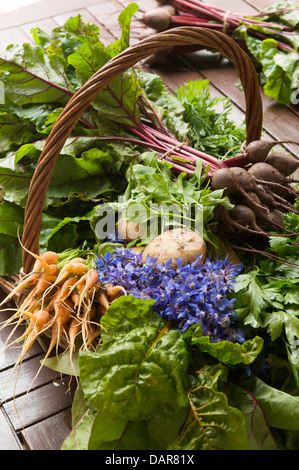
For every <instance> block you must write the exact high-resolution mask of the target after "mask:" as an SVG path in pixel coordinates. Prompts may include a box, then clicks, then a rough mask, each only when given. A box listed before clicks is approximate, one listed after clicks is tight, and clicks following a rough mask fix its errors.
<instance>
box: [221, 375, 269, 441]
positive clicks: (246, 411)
mask: <svg viewBox="0 0 299 470" xmlns="http://www.w3.org/2000/svg"><path fill="white" fill-rule="evenodd" d="M225 394H226V395H227V397H228V401H229V403H230V405H232V406H235V407H236V408H238V409H239V410H240V411H242V413H243V415H244V418H245V421H246V428H247V439H248V450H277V444H276V442H275V440H274V438H273V435H272V432H271V430H270V427H269V424H268V422H267V419H266V417H265V413H264V411H263V409H262V407H261V405H260V403H259V402H258V400H257V399H256V397H255V396H254V395H253V394H252V393H251V392H250V391H249V390H247V389H246V388H244V387H243V386H242V385H240V384H235V383H232V382H228V384H227V386H226V388H225Z"/></svg>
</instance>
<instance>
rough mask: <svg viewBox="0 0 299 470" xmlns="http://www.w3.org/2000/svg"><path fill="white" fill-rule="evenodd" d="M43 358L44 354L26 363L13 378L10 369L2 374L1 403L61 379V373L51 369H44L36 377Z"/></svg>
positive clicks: (0, 386)
mask: <svg viewBox="0 0 299 470" xmlns="http://www.w3.org/2000/svg"><path fill="white" fill-rule="evenodd" d="M43 358H44V354H39V355H38V356H35V357H33V358H31V359H30V360H27V361H24V362H23V364H22V365H21V367H20V368H17V369H16V370H15V372H14V373H13V374H12V375H11V376H10V374H11V369H10V368H9V369H6V370H4V371H2V372H1V374H0V396H1V401H2V400H6V401H7V400H11V399H13V398H14V397H18V396H20V395H22V394H24V393H26V392H27V391H28V389H29V387H30V388H31V389H32V388H33V387H34V388H36V387H40V386H42V385H45V384H47V383H50V382H52V381H53V380H57V379H59V378H60V373H59V372H56V371H54V370H52V369H49V367H42V369H41V370H40V372H39V374H38V375H37V377H35V376H36V373H37V371H38V370H39V367H40V363H41V361H42V359H43ZM33 380H34V382H33ZM32 382H33V383H32Z"/></svg>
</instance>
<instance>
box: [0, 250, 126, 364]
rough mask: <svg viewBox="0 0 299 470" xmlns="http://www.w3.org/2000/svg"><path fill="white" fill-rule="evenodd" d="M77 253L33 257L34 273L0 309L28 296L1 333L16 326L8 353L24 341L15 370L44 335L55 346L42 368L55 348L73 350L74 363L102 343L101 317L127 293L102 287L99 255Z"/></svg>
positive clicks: (5, 345)
mask: <svg viewBox="0 0 299 470" xmlns="http://www.w3.org/2000/svg"><path fill="white" fill-rule="evenodd" d="M73 254H74V252H73V251H72V250H66V252H64V253H62V254H58V253H56V252H53V251H46V252H44V253H42V254H41V255H35V254H33V256H34V257H35V259H36V261H35V264H34V266H33V269H32V271H31V272H30V273H29V274H27V275H25V276H24V277H23V278H22V279H21V281H20V282H19V284H18V285H17V286H16V287H15V288H14V289H13V290H12V291H11V292H10V293H9V295H8V296H7V297H6V298H5V299H4V300H3V301H2V303H1V304H0V306H1V305H3V304H5V303H6V302H7V301H8V300H10V299H11V298H13V297H14V295H15V294H16V293H17V292H19V291H22V292H24V295H23V298H22V301H21V303H20V305H18V306H17V309H16V311H15V313H14V314H13V315H12V316H11V317H10V318H9V319H8V320H6V321H5V322H4V323H2V325H1V328H4V327H7V326H8V325H13V328H12V330H11V332H10V334H9V335H8V337H7V339H6V342H5V344H4V346H3V349H6V348H8V347H11V346H12V345H13V344H15V343H17V342H20V341H23V343H22V347H21V352H20V354H19V357H18V360H17V361H16V364H15V366H14V368H13V370H15V368H16V367H17V366H18V365H21V363H22V361H23V359H24V357H25V355H26V354H27V353H28V351H29V350H30V348H31V347H32V345H33V344H34V343H35V341H36V340H37V339H38V338H39V336H40V335H42V334H44V335H46V336H47V337H49V339H50V342H49V346H48V349H47V351H46V354H45V357H44V359H43V361H42V364H41V367H42V366H43V364H44V362H45V361H46V359H47V358H48V357H49V355H50V353H51V352H52V351H53V350H54V348H56V352H58V347H59V346H63V347H64V349H69V354H70V358H71V360H72V356H73V353H74V351H75V350H76V348H78V350H81V349H89V348H92V347H94V346H95V341H96V340H97V344H99V339H100V335H101V326H100V319H101V317H102V316H103V315H105V313H106V312H107V309H108V307H109V305H110V303H111V302H113V300H114V299H115V298H116V297H117V296H118V295H119V294H120V293H121V292H122V293H124V294H125V293H126V292H125V290H124V288H123V287H121V286H112V285H107V284H106V285H105V286H103V285H102V284H101V283H100V282H99V280H98V272H97V271H96V269H94V267H93V256H94V255H93V256H89V257H88V256H87V257H86V259H84V258H83V257H78V256H77V257H76V255H75V256H73ZM24 322H26V328H25V331H24V333H23V334H22V335H21V336H20V337H19V338H18V339H16V340H13V341H10V340H11V337H12V335H13V334H14V332H15V331H16V329H17V327H18V326H19V325H20V324H21V323H24ZM3 349H2V350H3ZM0 353H1V352H0ZM12 372H13V371H12Z"/></svg>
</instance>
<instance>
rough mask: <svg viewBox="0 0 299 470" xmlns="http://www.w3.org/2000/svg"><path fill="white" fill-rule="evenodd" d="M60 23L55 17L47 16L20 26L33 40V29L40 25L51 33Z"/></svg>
mask: <svg viewBox="0 0 299 470" xmlns="http://www.w3.org/2000/svg"><path fill="white" fill-rule="evenodd" d="M57 26H58V24H57V23H56V21H55V20H54V19H53V18H45V19H42V20H36V21H30V22H29V23H25V24H23V25H22V26H21V27H20V28H21V30H22V31H23V32H24V33H25V34H26V36H27V37H28V38H29V39H30V40H31V41H32V42H34V41H33V39H32V33H31V30H32V29H33V28H36V27H39V28H40V29H41V30H43V31H46V32H48V33H50V32H51V31H52V30H53V29H54V28H57Z"/></svg>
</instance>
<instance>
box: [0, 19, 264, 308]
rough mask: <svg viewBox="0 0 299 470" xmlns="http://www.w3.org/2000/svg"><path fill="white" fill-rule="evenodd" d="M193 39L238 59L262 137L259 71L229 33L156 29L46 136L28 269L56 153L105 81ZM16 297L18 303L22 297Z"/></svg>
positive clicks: (32, 197)
mask: <svg viewBox="0 0 299 470" xmlns="http://www.w3.org/2000/svg"><path fill="white" fill-rule="evenodd" d="M192 44H193V45H194V44H199V45H202V46H204V47H206V48H207V49H213V50H217V51H219V52H220V53H221V54H222V55H223V56H225V57H226V58H228V59H229V60H230V61H231V62H232V63H233V64H234V65H235V68H236V70H237V72H238V75H239V78H240V80H241V83H242V86H243V90H244V94H245V103H246V136H247V143H249V142H251V141H253V140H257V139H259V138H260V136H261V131H262V103H261V97H260V91H259V83H258V78H257V75H256V71H255V68H254V66H253V63H252V62H251V59H250V58H249V56H248V55H247V54H246V53H245V52H244V51H243V50H242V49H241V48H240V47H239V46H238V44H237V43H236V42H235V41H234V40H233V39H231V38H230V37H229V36H227V35H225V34H224V33H222V32H218V31H213V30H209V29H206V28H198V27H179V28H174V29H171V30H168V31H165V32H162V33H158V34H155V35H154V36H151V37H149V38H146V39H144V40H141V41H140V42H138V43H137V44H136V45H134V46H131V47H129V48H127V49H126V50H125V51H123V52H122V53H120V54H119V55H118V56H116V57H114V58H113V59H111V60H110V61H109V62H108V63H106V64H105V65H104V66H103V67H102V68H101V69H100V70H99V71H97V72H96V73H95V74H94V75H93V76H92V77H91V78H90V79H89V80H88V81H87V82H86V83H85V84H84V86H82V88H81V89H80V90H78V91H77V93H76V94H75V95H73V97H72V98H71V99H70V101H69V102H68V103H67V105H66V106H65V108H64V110H63V112H62V113H61V114H60V116H59V118H58V119H57V121H56V123H55V125H54V127H53V129H52V131H51V133H50V135H49V136H48V138H47V140H46V143H45V146H44V149H43V151H42V153H41V155H40V158H39V160H38V162H37V166H36V169H35V172H34V175H33V177H32V181H31V184H30V188H29V193H28V200H27V204H26V208H25V219H24V231H23V237H22V243H23V246H24V249H23V271H22V272H23V274H24V273H25V274H26V273H28V272H30V270H31V269H32V266H33V263H34V261H35V260H34V257H33V256H32V255H31V254H30V253H29V252H28V251H27V250H29V251H30V252H33V253H37V254H38V252H39V235H40V229H41V221H42V211H43V207H44V202H45V198H46V192H47V189H48V185H49V182H50V179H51V176H52V172H53V169H54V166H55V163H56V160H57V157H58V155H59V153H60V151H61V150H62V148H63V146H64V143H65V141H66V139H67V138H68V136H69V135H70V133H71V131H72V130H73V128H74V127H75V125H76V124H77V122H78V121H79V119H80V117H81V115H82V113H83V112H84V110H85V109H86V108H87V107H88V106H89V105H90V103H91V102H92V101H93V100H94V99H95V97H96V96H97V95H98V93H99V92H100V91H101V90H102V89H103V88H104V87H105V86H106V85H108V84H109V83H110V82H111V81H112V80H113V79H114V78H116V77H117V76H118V75H120V74H122V73H123V72H125V71H126V70H127V69H129V68H130V67H132V66H134V65H135V64H136V63H137V62H139V61H140V60H143V59H145V58H147V57H149V56H151V55H152V54H155V53H157V52H160V51H162V50H164V49H167V48H169V47H172V46H175V45H192ZM15 280H16V277H12V278H10V279H7V278H6V279H2V281H1V279H0V286H1V285H2V287H3V288H4V290H6V291H7V290H9V288H10V286H12V285H13V283H14V282H15ZM15 301H16V303H18V301H17V299H15Z"/></svg>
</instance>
